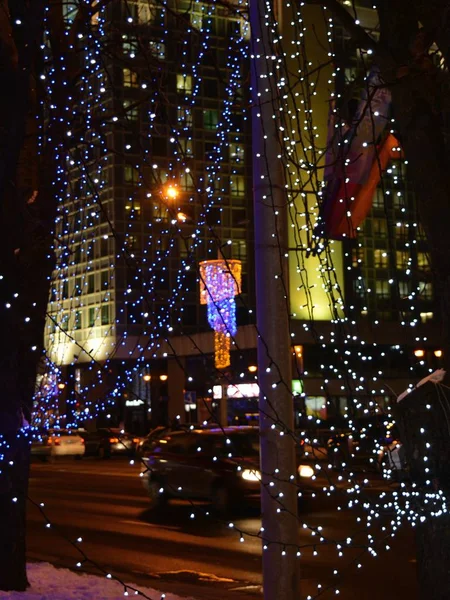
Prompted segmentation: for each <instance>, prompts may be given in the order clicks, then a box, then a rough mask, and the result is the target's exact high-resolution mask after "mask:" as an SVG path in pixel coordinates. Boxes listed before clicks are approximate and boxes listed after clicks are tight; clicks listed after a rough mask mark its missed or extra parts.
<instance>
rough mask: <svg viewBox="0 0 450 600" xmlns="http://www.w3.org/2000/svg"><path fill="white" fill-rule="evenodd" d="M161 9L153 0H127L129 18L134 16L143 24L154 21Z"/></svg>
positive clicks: (134, 18) (126, 10) (126, 8)
mask: <svg viewBox="0 0 450 600" xmlns="http://www.w3.org/2000/svg"><path fill="white" fill-rule="evenodd" d="M160 10H161V9H159V10H158V8H157V7H156V6H155V4H154V3H153V2H152V1H151V0H126V2H125V14H126V16H127V18H130V17H131V18H132V19H133V20H134V21H137V22H138V23H140V24H142V25H149V24H151V23H153V22H154V21H155V19H156V17H157V14H158V12H160Z"/></svg>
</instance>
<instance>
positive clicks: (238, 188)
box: [230, 175, 245, 196]
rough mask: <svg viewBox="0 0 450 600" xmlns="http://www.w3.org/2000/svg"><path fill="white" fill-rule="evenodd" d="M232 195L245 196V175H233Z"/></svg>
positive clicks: (231, 181)
mask: <svg viewBox="0 0 450 600" xmlns="http://www.w3.org/2000/svg"><path fill="white" fill-rule="evenodd" d="M230 194H231V195H232V196H245V177H244V176H243V175H233V177H232V178H231V180H230Z"/></svg>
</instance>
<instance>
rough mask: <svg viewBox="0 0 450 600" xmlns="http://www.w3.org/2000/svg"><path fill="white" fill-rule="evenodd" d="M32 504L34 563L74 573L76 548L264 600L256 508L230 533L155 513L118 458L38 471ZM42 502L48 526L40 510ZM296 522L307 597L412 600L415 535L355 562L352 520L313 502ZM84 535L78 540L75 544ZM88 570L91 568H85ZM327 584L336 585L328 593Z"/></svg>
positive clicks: (135, 576) (159, 575)
mask: <svg viewBox="0 0 450 600" xmlns="http://www.w3.org/2000/svg"><path fill="white" fill-rule="evenodd" d="M30 499H31V502H30V506H29V511H28V523H29V526H28V550H29V556H30V558H31V559H35V560H48V561H49V562H52V563H53V564H55V565H58V566H64V567H70V568H74V569H76V568H77V567H76V565H77V563H79V562H80V561H81V562H83V556H82V555H81V554H80V553H79V552H78V551H77V550H76V547H80V548H81V549H82V550H83V552H84V553H85V555H86V556H87V557H88V558H89V559H91V560H92V561H94V562H95V563H97V564H98V565H100V566H101V567H102V568H104V569H105V570H106V571H107V572H111V573H113V574H116V575H119V576H121V577H123V578H124V579H125V580H126V581H130V582H136V583H139V584H141V585H147V586H150V587H154V588H157V589H160V590H163V591H166V592H174V593H179V594H185V595H191V596H194V597H197V598H202V599H205V600H217V599H219V598H220V599H223V598H224V597H226V598H230V599H233V598H234V599H235V600H241V599H247V600H251V599H252V598H260V597H261V588H260V586H261V570H260V554H261V548H260V540H259V539H258V538H257V537H255V536H256V534H257V532H258V530H259V527H260V520H259V518H258V513H257V511H256V510H254V509H253V510H251V509H249V510H247V511H246V512H245V513H244V514H240V515H238V516H236V517H235V518H232V519H230V520H231V521H232V522H233V524H234V527H233V528H231V527H230V526H229V522H230V520H228V521H226V522H225V521H224V522H221V521H218V520H217V519H216V518H214V517H212V516H205V512H206V511H207V510H208V508H209V507H208V506H207V505H202V504H200V505H196V506H192V505H190V504H188V503H187V502H177V503H175V504H171V505H169V506H168V507H167V508H166V509H165V510H164V512H161V513H158V514H156V515H155V514H152V513H151V512H150V511H149V510H148V505H147V499H146V495H145V491H144V489H143V487H142V482H141V480H140V478H139V467H138V466H137V465H130V464H129V463H128V461H126V460H123V459H113V460H110V461H100V460H96V459H84V460H82V461H72V460H68V459H66V460H60V461H58V462H56V463H55V464H45V463H35V464H33V465H32V471H31V482H30ZM41 503H43V504H44V507H43V508H42V507H40V508H42V510H43V511H44V513H45V515H46V516H47V517H48V519H49V520H50V522H51V526H50V527H48V526H47V522H46V520H45V518H44V516H43V514H42V513H41V511H40V510H39V508H38V506H39V504H41ZM300 522H301V523H300V538H301V544H308V546H309V547H307V548H305V549H304V551H303V552H302V557H301V558H300V559H299V561H300V562H299V564H300V568H301V572H302V580H303V587H302V597H303V598H306V597H307V595H308V594H310V595H312V596H313V597H316V596H317V593H318V592H320V591H322V590H324V591H323V592H322V594H321V595H320V596H318V597H320V598H323V599H325V600H326V599H329V598H336V597H337V595H336V589H335V587H334V586H337V588H338V589H339V592H340V593H339V597H340V598H341V599H349V600H355V599H356V600H380V599H382V600H402V599H403V598H404V599H405V600H416V598H417V591H416V584H415V563H414V543H413V537H412V534H411V532H409V531H404V532H401V533H400V535H399V536H398V537H397V538H396V539H394V540H392V541H390V542H389V543H390V545H391V550H390V551H389V552H386V551H384V550H382V551H381V552H380V553H379V556H378V557H377V558H372V557H371V556H369V555H368V554H367V553H364V554H363V556H362V557H360V558H358V556H359V555H360V553H361V550H360V549H350V548H348V547H346V544H345V540H346V538H347V537H349V536H350V537H352V538H353V539H355V540H356V543H357V544H358V543H361V545H364V542H365V540H366V539H367V528H366V526H365V525H364V526H361V525H358V524H357V523H356V522H355V514H354V513H353V512H347V511H343V512H337V511H336V510H335V508H334V507H333V505H332V504H331V503H330V502H329V501H328V504H327V501H323V502H322V501H321V500H310V501H309V502H308V503H307V504H306V505H305V506H304V508H303V511H302V514H301V516H300ZM303 523H306V524H307V525H312V526H317V525H321V526H322V527H323V532H322V534H323V535H324V536H325V537H326V538H327V539H329V540H334V541H336V540H338V541H343V549H344V550H345V552H344V556H343V557H339V556H338V553H339V549H338V548H336V545H335V544H331V545H327V546H325V547H324V546H322V545H321V544H320V541H319V540H318V538H317V536H312V534H311V530H310V529H308V528H303V527H302V526H301V525H302V524H303ZM355 532H356V533H355ZM355 535H356V537H355ZM80 537H81V538H82V540H83V541H82V542H76V540H77V539H78V538H80ZM242 539H243V540H244V541H241V540H242ZM69 540H70V541H72V542H75V544H74V545H72V544H71V543H70V541H69ZM316 540H317V545H316V546H315V547H313V546H310V544H312V543H313V542H315V541H316ZM74 546H75V547H74ZM315 551H316V552H317V555H315ZM357 564H362V567H361V568H359V569H358V568H357V566H356V565H357ZM84 567H89V568H90V569H91V570H92V569H93V566H92V565H91V564H90V563H83V568H84ZM336 569H337V570H338V571H339V573H338V575H336V574H334V571H335V570H336ZM94 571H95V569H94ZM319 585H322V586H323V587H322V588H320V587H318V586H319ZM329 585H332V586H333V587H331V588H330V589H328V590H327V586H329ZM158 600H159V598H158Z"/></svg>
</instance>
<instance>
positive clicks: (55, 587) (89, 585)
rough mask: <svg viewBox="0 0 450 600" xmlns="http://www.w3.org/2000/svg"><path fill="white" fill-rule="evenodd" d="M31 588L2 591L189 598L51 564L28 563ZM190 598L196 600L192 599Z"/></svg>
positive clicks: (50, 599) (20, 595)
mask: <svg viewBox="0 0 450 600" xmlns="http://www.w3.org/2000/svg"><path fill="white" fill-rule="evenodd" d="M28 580H29V582H30V588H29V589H28V590H27V591H26V592H2V591H0V598H1V599H2V600H3V599H5V600H6V599H8V600H123V598H130V597H133V598H146V599H147V598H148V599H150V600H161V599H164V600H187V599H186V597H185V598H184V599H183V598H181V596H175V595H173V594H162V593H161V592H159V591H157V590H154V589H151V588H146V587H140V586H138V585H137V584H127V583H125V584H123V585H122V584H121V583H120V582H118V581H117V580H114V579H112V578H108V577H107V576H104V577H99V576H97V575H88V574H86V573H79V574H78V573H74V572H73V571H70V570H69V569H57V568H56V567H54V566H53V565H51V564H50V563H30V564H28ZM190 600H193V599H192V598H191V599H190Z"/></svg>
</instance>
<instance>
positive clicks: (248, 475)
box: [241, 469, 261, 481]
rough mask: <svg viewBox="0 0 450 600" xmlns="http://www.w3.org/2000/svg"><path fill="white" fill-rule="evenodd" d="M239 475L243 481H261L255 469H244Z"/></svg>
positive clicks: (259, 474)
mask: <svg viewBox="0 0 450 600" xmlns="http://www.w3.org/2000/svg"><path fill="white" fill-rule="evenodd" d="M241 477H242V479H245V481H261V473H260V472H259V471H256V470H255V469H244V470H243V471H242V472H241Z"/></svg>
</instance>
